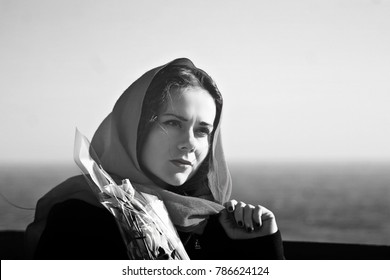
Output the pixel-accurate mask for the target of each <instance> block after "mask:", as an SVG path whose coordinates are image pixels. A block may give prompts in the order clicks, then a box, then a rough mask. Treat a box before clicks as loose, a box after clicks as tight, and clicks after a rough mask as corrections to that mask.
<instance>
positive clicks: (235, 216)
mask: <svg viewBox="0 0 390 280" xmlns="http://www.w3.org/2000/svg"><path fill="white" fill-rule="evenodd" d="M225 208H226V209H224V210H222V211H221V212H220V216H219V222H220V223H221V225H222V227H223V229H224V230H225V232H226V234H227V235H228V236H229V237H230V238H231V239H250V238H256V237H261V236H266V235H270V234H273V233H275V232H277V231H278V226H277V224H276V219H275V216H274V214H273V213H272V212H271V211H270V210H268V209H267V208H265V207H263V206H261V205H257V206H253V205H251V204H246V203H244V202H241V201H240V202H237V201H236V200H230V201H228V202H226V203H225Z"/></svg>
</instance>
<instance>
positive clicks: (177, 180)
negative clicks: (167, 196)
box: [165, 175, 188, 187]
mask: <svg viewBox="0 0 390 280" xmlns="http://www.w3.org/2000/svg"><path fill="white" fill-rule="evenodd" d="M187 180H188V176H180V175H176V176H174V177H171V178H169V180H167V181H165V182H166V183H168V184H169V185H171V186H175V187H179V186H181V185H183V184H184V183H185V182H186V181H187Z"/></svg>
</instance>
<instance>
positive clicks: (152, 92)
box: [27, 59, 283, 259]
mask: <svg viewBox="0 0 390 280" xmlns="http://www.w3.org/2000/svg"><path fill="white" fill-rule="evenodd" d="M221 113H222V97H221V95H220V92H219V90H218V88H217V86H216V85H215V83H214V82H213V80H212V79H211V78H210V77H209V76H208V75H207V74H206V73H205V72H204V71H202V70H201V69H198V68H196V67H195V66H194V64H193V63H192V62H191V61H190V60H188V59H176V60H174V61H172V62H171V63H168V64H167V65H165V66H161V67H157V68H155V69H152V70H150V71H148V72H147V73H145V74H144V75H143V76H142V77H140V78H139V79H138V80H137V81H135V82H134V83H133V84H132V85H131V86H130V87H129V88H128V89H127V90H126V91H125V92H124V93H123V94H122V96H121V97H120V98H119V100H118V101H117V103H116V104H115V107H114V109H113V111H112V113H111V114H109V116H108V117H107V118H106V119H105V120H104V121H103V123H102V124H101V125H100V127H99V128H98V130H97V131H96V133H95V135H94V137H93V140H92V147H93V148H94V150H95V151H96V153H97V156H98V157H99V159H100V162H101V163H102V166H103V168H104V169H105V170H106V171H107V172H109V173H110V174H111V175H112V176H114V177H115V178H116V179H118V180H121V179H124V178H128V179H130V181H131V183H132V184H133V186H135V187H136V189H138V190H139V191H145V192H147V191H148V190H150V189H152V190H154V191H155V192H157V193H158V194H159V195H160V197H161V198H162V199H163V200H164V203H165V205H166V207H167V209H168V212H169V214H170V217H171V219H172V222H173V223H174V225H175V226H176V229H177V230H178V233H179V236H180V238H181V240H182V242H183V244H184V246H185V248H186V251H187V253H188V255H189V256H190V258H191V259H252V258H253V259H282V258H283V248H282V241H281V236H280V232H279V231H278V228H277V225H276V221H275V217H274V215H273V214H272V213H271V212H270V211H269V210H268V209H266V208H264V207H262V206H256V207H255V206H252V205H249V204H245V203H243V202H237V201H235V200H230V201H229V197H230V193H231V178H230V174H229V171H228V169H227V165H226V162H225V159H224V155H223V150H222V144H221V137H220V118H221ZM27 237H28V244H29V245H30V246H29V247H30V253H31V254H32V255H33V256H34V257H35V258H40V259H126V258H127V254H126V248H125V246H124V244H123V242H122V240H121V235H120V232H119V230H118V228H117V226H116V223H115V220H114V218H113V216H111V214H110V213H109V212H108V211H106V210H105V209H104V208H102V207H101V206H100V205H99V203H98V201H97V200H96V198H95V197H94V196H93V194H92V192H91V191H90V190H89V186H88V184H87V183H86V181H85V179H84V178H83V177H82V176H77V177H73V178H70V179H68V180H67V181H65V182H64V183H62V184H60V185H59V186H57V187H56V188H54V189H53V190H52V191H50V192H49V193H48V194H46V195H45V196H44V197H43V198H42V199H40V201H39V202H38V205H37V210H36V216H35V220H34V223H32V224H31V225H30V226H29V227H28V229H27Z"/></svg>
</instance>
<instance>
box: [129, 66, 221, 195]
mask: <svg viewBox="0 0 390 280" xmlns="http://www.w3.org/2000/svg"><path fill="white" fill-rule="evenodd" d="M189 87H200V88H202V89H205V90H207V91H208V92H209V93H210V95H211V96H212V97H213V99H214V101H215V105H216V116H215V119H214V130H213V132H212V133H211V134H210V136H209V137H210V138H209V152H208V155H207V157H206V158H205V160H204V161H203V163H202V164H201V166H200V167H199V169H198V171H197V172H196V174H195V175H194V176H192V178H190V179H189V180H188V181H187V182H185V183H184V184H183V185H182V186H180V187H179V188H176V187H173V186H172V187H171V188H170V190H171V191H174V192H177V193H181V194H185V195H193V194H195V193H197V194H199V192H200V193H202V194H205V193H203V192H205V191H206V189H207V192H209V188H208V179H207V174H208V172H209V167H210V166H212V157H211V156H210V154H211V147H212V143H213V141H214V132H215V128H216V127H217V125H218V123H219V120H220V117H221V111H222V102H223V101H222V96H221V93H220V92H219V90H218V88H217V86H216V84H215V83H214V81H213V79H212V78H211V77H210V76H209V75H208V74H207V73H206V72H204V71H203V70H201V69H198V68H192V67H188V66H183V65H168V66H166V67H164V68H163V69H162V70H160V71H159V72H158V73H157V74H156V75H155V77H154V78H153V80H152V81H151V83H150V85H149V87H148V89H147V91H146V94H145V97H144V100H143V103H142V111H141V117H140V121H139V124H138V131H137V157H138V162H139V163H140V167H141V169H142V171H143V172H145V174H147V176H148V177H150V178H151V179H152V180H153V181H154V182H155V183H159V182H161V180H159V179H158V178H156V176H154V175H153V174H151V173H150V172H149V171H148V170H147V168H145V166H144V165H143V163H142V161H141V160H140V159H141V153H142V148H143V145H144V143H145V141H146V138H147V136H148V134H149V132H150V130H151V128H152V127H153V125H154V124H155V121H156V120H157V116H158V113H159V112H160V111H161V109H162V108H164V106H166V105H167V102H168V100H169V98H170V93H171V92H173V91H176V90H178V89H185V88H189ZM205 188H206V189H205ZM202 189H203V191H202Z"/></svg>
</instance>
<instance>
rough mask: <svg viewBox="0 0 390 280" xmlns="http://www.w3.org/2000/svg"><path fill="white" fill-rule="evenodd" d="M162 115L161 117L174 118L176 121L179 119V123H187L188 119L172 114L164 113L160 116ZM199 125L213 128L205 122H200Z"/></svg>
mask: <svg viewBox="0 0 390 280" xmlns="http://www.w3.org/2000/svg"><path fill="white" fill-rule="evenodd" d="M162 115H163V116H168V117H175V118H177V119H179V120H181V121H183V122H187V121H188V119H186V118H185V117H183V116H180V115H176V114H174V113H164V114H162ZM200 125H201V126H210V127H213V125H212V124H209V123H207V122H200Z"/></svg>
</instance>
